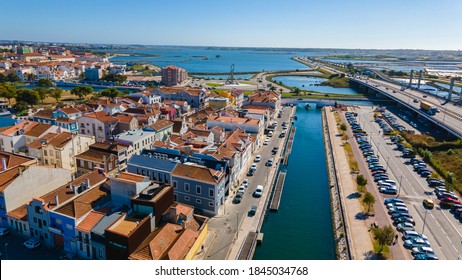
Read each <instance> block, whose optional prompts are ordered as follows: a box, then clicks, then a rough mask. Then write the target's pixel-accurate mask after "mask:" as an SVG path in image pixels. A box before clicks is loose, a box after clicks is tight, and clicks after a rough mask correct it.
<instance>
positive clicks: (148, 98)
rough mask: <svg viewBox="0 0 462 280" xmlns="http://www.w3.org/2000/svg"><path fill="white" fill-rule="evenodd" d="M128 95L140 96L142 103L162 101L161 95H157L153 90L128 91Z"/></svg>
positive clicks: (150, 103)
mask: <svg viewBox="0 0 462 280" xmlns="http://www.w3.org/2000/svg"><path fill="white" fill-rule="evenodd" d="M130 97H138V98H142V100H143V103H144V104H149V105H152V104H155V103H161V101H162V97H161V96H160V95H157V94H155V93H154V92H149V91H141V92H132V93H130Z"/></svg>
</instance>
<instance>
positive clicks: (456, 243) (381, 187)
mask: <svg viewBox="0 0 462 280" xmlns="http://www.w3.org/2000/svg"><path fill="white" fill-rule="evenodd" d="M357 113H358V116H357V118H355V122H353V125H354V126H353V125H351V121H350V126H351V128H353V129H356V131H357V132H358V131H359V129H360V130H364V131H366V132H367V136H361V135H358V137H357V139H360V140H359V141H357V142H358V145H357V149H358V150H359V151H361V153H362V154H363V155H364V157H363V158H364V160H363V159H358V161H363V164H365V165H366V166H368V167H369V168H368V169H369V174H367V177H368V179H370V181H375V183H374V184H375V188H376V190H377V193H382V194H380V195H379V194H378V195H377V196H378V197H377V196H376V198H378V199H379V200H380V201H381V202H382V205H383V207H384V208H385V209H384V210H385V211H387V212H388V211H390V213H391V214H393V213H395V212H397V211H399V210H400V208H397V205H394V202H393V201H387V203H385V201H384V199H386V198H392V197H399V198H400V199H402V201H397V203H404V206H405V207H406V210H404V211H403V212H407V213H409V218H410V219H404V218H403V219H401V220H398V222H395V226H396V227H395V228H396V229H398V225H399V224H401V226H400V227H399V229H400V230H401V229H402V231H405V230H414V231H416V232H418V233H420V234H424V235H425V236H421V238H420V239H423V237H428V243H429V244H430V247H431V248H432V250H433V251H434V253H435V254H436V255H437V256H438V258H440V259H458V258H460V256H461V252H462V244H461V240H462V235H461V232H462V224H461V223H460V221H459V219H458V218H456V217H455V214H456V213H458V212H456V211H455V210H450V209H445V208H450V207H441V204H440V200H439V197H437V195H436V193H435V190H434V188H432V187H430V186H429V183H428V182H427V180H426V176H428V175H429V174H430V173H431V172H432V171H431V169H429V170H428V172H425V171H427V170H426V168H427V166H424V165H423V164H421V167H419V168H418V169H416V170H414V169H415V167H414V165H413V164H419V162H415V163H412V164H411V159H412V158H413V156H414V155H413V152H412V151H410V150H406V149H407V148H406V147H401V146H400V145H397V143H399V141H396V140H395V141H394V142H393V141H392V140H391V139H390V137H389V136H384V135H383V132H384V128H385V127H386V126H384V125H383V124H382V125H381V123H383V122H381V121H378V120H377V118H375V119H374V112H373V111H371V110H370V108H369V109H365V108H363V110H361V111H357ZM389 117H394V116H393V115H392V114H390V115H389ZM350 119H351V118H350ZM382 120H383V119H382ZM386 124H387V125H388V126H389V127H390V128H392V129H395V128H393V127H392V125H390V124H391V123H390V122H389V121H388V120H387V123H386ZM395 142H396V143H395ZM360 145H362V146H360ZM368 156H370V158H369V162H367V157H368ZM420 169H422V170H421V171H420V172H417V171H418V170H420ZM373 174H376V176H375V177H373V176H372V175H373ZM380 180H381V181H382V183H377V182H378V181H380ZM385 180H389V182H386V181H385ZM448 196H450V195H448ZM425 199H430V200H432V201H433V202H434V207H433V208H432V209H431V208H430V207H425V206H424V200H425ZM395 210H397V211H395ZM402 216H405V215H402ZM411 220H412V221H411ZM389 222H390V224H393V222H394V221H392V220H391V216H390V217H389ZM414 224H415V225H414ZM420 239H419V240H418V242H422V241H421V240H420ZM406 240H407V239H406ZM412 241H413V242H414V241H415V240H414V239H412ZM409 242H410V241H408V242H407V244H408V245H409ZM402 244H403V245H404V244H406V243H405V240H404V242H403V243H402ZM423 245H428V244H427V243H425V242H422V243H420V244H417V246H415V247H426V246H423ZM407 249H410V251H411V250H412V246H411V247H409V248H407ZM413 257H414V256H413Z"/></svg>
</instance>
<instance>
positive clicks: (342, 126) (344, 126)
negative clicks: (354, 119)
mask: <svg viewBox="0 0 462 280" xmlns="http://www.w3.org/2000/svg"><path fill="white" fill-rule="evenodd" d="M339 128H340V130H342V131H346V130H347V126H346V124H344V123H342V124H341V125H340V127H339Z"/></svg>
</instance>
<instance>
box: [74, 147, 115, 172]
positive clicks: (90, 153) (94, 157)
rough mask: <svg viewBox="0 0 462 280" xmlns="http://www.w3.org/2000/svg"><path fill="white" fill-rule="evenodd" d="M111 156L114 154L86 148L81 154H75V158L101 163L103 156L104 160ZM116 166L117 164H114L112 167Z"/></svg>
mask: <svg viewBox="0 0 462 280" xmlns="http://www.w3.org/2000/svg"><path fill="white" fill-rule="evenodd" d="M111 156H114V155H113V154H111V153H109V152H103V151H98V150H87V151H85V152H83V153H81V154H78V155H76V156H75V158H76V159H84V160H90V161H94V162H99V163H103V162H104V157H106V161H107V160H109V159H110V157H111ZM116 167H117V166H114V168H116Z"/></svg>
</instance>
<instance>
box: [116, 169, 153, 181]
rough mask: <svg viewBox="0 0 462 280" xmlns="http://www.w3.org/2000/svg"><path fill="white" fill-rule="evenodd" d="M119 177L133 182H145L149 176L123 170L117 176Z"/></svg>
mask: <svg viewBox="0 0 462 280" xmlns="http://www.w3.org/2000/svg"><path fill="white" fill-rule="evenodd" d="M117 178H118V179H123V180H127V181H132V182H137V183H138V182H144V181H146V179H147V178H148V177H146V176H143V175H138V174H134V173H130V172H122V173H120V174H119V176H117Z"/></svg>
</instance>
